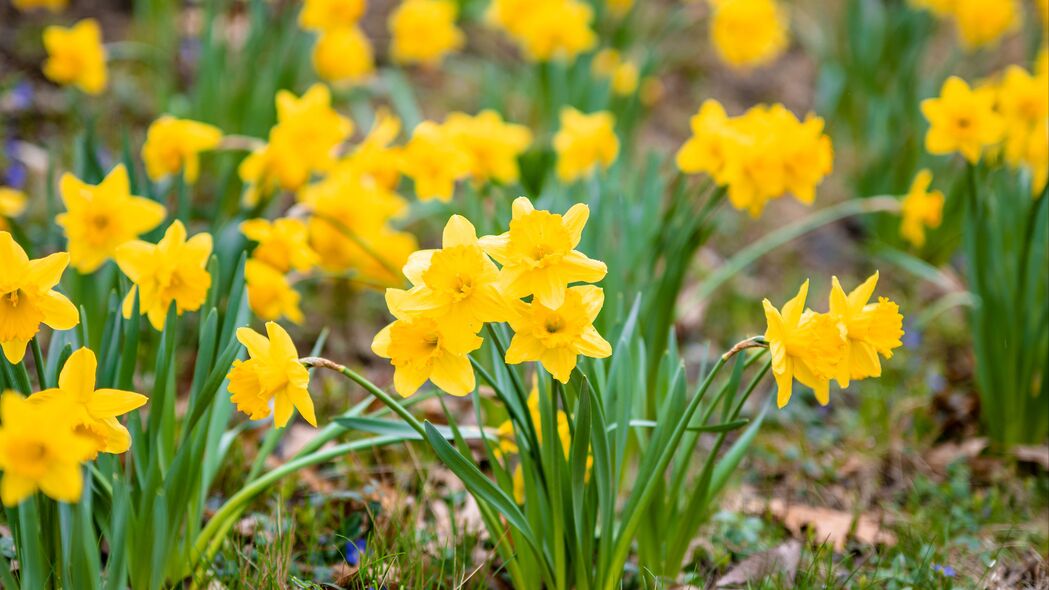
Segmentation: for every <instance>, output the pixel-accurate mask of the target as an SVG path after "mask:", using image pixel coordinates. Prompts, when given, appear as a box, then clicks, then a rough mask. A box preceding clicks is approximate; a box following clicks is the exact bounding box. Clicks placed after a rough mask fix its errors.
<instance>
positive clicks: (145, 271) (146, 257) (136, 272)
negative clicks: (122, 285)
mask: <svg viewBox="0 0 1049 590" xmlns="http://www.w3.org/2000/svg"><path fill="white" fill-rule="evenodd" d="M156 250H157V247H156V246H154V245H153V244H150V243H148V242H143V241H141V240H132V241H130V242H127V243H124V244H121V245H120V246H118V247H117V250H116V255H115V258H116V261H117V266H118V267H119V268H120V272H122V273H124V274H125V275H127V277H128V278H129V279H131V281H132V282H135V283H140V282H142V280H143V279H144V277H147V276H149V275H151V274H153V268H154V266H155V264H156V257H155V254H156ZM127 313H130V311H129V312H127Z"/></svg>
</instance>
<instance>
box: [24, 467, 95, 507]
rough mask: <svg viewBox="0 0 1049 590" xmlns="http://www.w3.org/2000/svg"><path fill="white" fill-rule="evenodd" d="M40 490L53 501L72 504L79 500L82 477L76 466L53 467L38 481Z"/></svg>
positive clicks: (81, 489) (82, 487)
mask: <svg viewBox="0 0 1049 590" xmlns="http://www.w3.org/2000/svg"><path fill="white" fill-rule="evenodd" d="M5 475H6V474H5ZM40 489H41V490H42V491H43V492H44V493H45V494H47V495H48V496H50V497H52V498H54V499H55V500H59V501H62V502H69V503H70V504H72V503H75V502H77V501H78V500H80V492H81V491H83V489H84V475H83V473H81V471H80V466H79V465H77V464H60V465H55V466H53V467H51V469H50V470H49V471H48V472H47V474H45V475H44V477H43V478H42V479H41V480H40Z"/></svg>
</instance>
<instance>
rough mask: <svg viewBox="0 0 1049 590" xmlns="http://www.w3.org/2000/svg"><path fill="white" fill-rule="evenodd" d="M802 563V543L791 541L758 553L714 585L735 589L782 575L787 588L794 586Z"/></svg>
mask: <svg viewBox="0 0 1049 590" xmlns="http://www.w3.org/2000/svg"><path fill="white" fill-rule="evenodd" d="M800 561H801V542H800V541H796V540H793V539H792V540H790V541H787V542H786V543H783V544H782V545H780V546H779V547H776V548H773V549H769V550H768V551H762V552H761V553H756V554H754V555H751V556H750V557H748V558H746V559H744V560H743V561H741V562H739V563H738V564H736V566H735V567H733V568H732V569H730V570H729V571H728V573H726V574H725V575H724V576H721V578H719V579H718V581H717V582H715V583H714V587H715V588H733V587H736V586H746V585H748V584H751V583H754V582H760V581H761V580H764V579H765V578H769V577H772V576H775V575H777V574H781V575H782V580H783V581H784V582H785V583H786V587H787V588H792V587H793V586H794V577H795V576H796V575H797V573H798V563H799V562H800Z"/></svg>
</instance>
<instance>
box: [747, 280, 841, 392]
mask: <svg viewBox="0 0 1049 590" xmlns="http://www.w3.org/2000/svg"><path fill="white" fill-rule="evenodd" d="M808 293H809V282H808V281H805V282H804V283H803V284H802V285H801V289H799V290H798V294H797V295H796V296H795V297H794V298H793V299H791V300H790V301H788V302H787V303H785V304H784V305H783V309H782V311H781V310H777V309H776V308H775V307H774V306H773V305H772V303H770V302H769V300H768V299H765V300H764V301H762V305H764V307H765V320H766V321H767V322H768V328H767V330H766V331H765V339H766V340H768V343H769V351H770V352H771V353H772V373H773V376H774V377H775V378H776V385H777V389H778V392H777V394H776V405H778V406H779V407H781V408H782V407H783V406H785V405H787V402H789V401H790V395H791V389H792V387H793V380H794V379H797V380H798V381H799V382H800V383H801V384H802V385H805V386H807V387H810V388H811V389H812V391H813V392H814V393H815V394H816V400H817V401H818V402H819V403H820V404H821V405H827V404H828V403H829V402H830V379H831V377H833V376H835V371H837V368H838V365H839V364H840V363H841V362H842V358H843V354H844V353H845V328H844V327H843V326H841V325H839V324H838V323H837V322H836V321H835V320H834V319H833V318H831V316H830V315H828V314H825V313H816V312H814V311H812V310H806V309H805V299H806V297H807V296H808Z"/></svg>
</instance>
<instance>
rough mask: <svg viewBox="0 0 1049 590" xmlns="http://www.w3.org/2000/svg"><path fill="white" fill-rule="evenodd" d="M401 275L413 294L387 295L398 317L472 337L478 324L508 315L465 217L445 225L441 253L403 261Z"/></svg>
mask: <svg viewBox="0 0 1049 590" xmlns="http://www.w3.org/2000/svg"><path fill="white" fill-rule="evenodd" d="M404 274H405V276H407V277H408V280H409V281H411V283H412V288H411V289H410V290H407V291H405V290H402V289H390V290H388V291H387V294H386V299H387V301H390V302H395V305H396V307H397V308H398V309H399V310H400V312H401V313H399V314H395V315H398V317H400V316H401V315H406V316H411V317H417V316H425V317H430V318H434V319H437V320H440V321H442V322H444V323H446V324H447V325H450V326H458V327H459V328H460V329H462V330H467V331H469V332H471V333H474V332H477V331H478V330H480V329H481V325H482V324H483V323H485V322H499V321H503V319H504V318H505V317H506V315H507V304H506V302H505V301H504V299H503V297H502V295H501V294H500V293H499V291H498V289H497V288H496V286H497V284H498V281H499V269H498V268H496V266H495V264H493V263H492V261H491V260H490V259H489V258H488V256H487V255H486V254H485V253H484V250H482V249H481V246H480V244H479V243H478V240H477V233H476V230H474V226H473V224H471V223H470V222H469V221H467V219H466V218H465V217H462V216H459V215H453V216H452V217H451V219H449V220H448V224H447V225H445V226H444V243H443V248H441V249H440V250H420V251H418V252H415V253H414V254H412V255H411V256H410V257H408V263H407V264H406V265H405V266H404Z"/></svg>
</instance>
